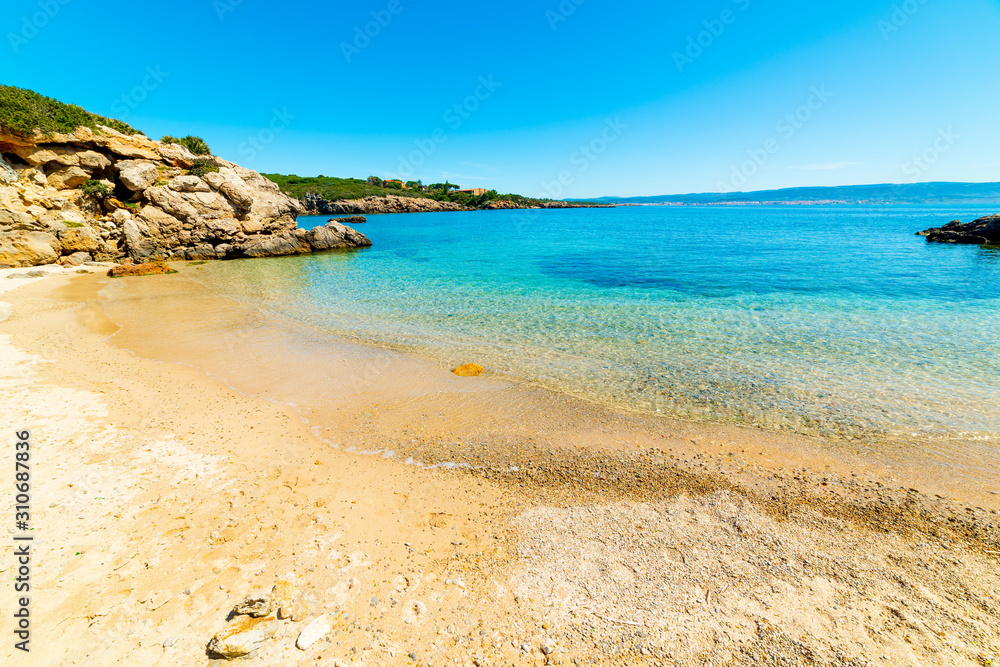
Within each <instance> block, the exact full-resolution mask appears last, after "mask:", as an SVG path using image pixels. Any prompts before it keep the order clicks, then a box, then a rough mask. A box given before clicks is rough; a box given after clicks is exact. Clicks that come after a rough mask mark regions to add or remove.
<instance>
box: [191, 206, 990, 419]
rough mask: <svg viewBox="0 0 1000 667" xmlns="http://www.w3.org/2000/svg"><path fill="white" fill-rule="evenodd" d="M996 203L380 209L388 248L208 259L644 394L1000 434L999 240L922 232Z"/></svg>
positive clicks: (742, 410)
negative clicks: (935, 240)
mask: <svg viewBox="0 0 1000 667" xmlns="http://www.w3.org/2000/svg"><path fill="white" fill-rule="evenodd" d="M993 212H995V210H989V209H988V208H984V207H882V208H878V207H844V206H839V207H815V206H807V207H806V206H803V207H798V206H781V207H756V206H755V207H626V208H617V209H577V210H546V211H495V212H470V213H422V214H409V215H386V216H369V222H368V223H367V224H365V225H358V229H359V230H361V231H363V232H364V233H365V234H367V235H368V236H369V237H370V238H371V239H372V240H373V241H374V243H375V245H374V247H373V248H371V249H367V250H362V251H356V252H335V253H330V254H325V255H315V256H310V257H295V258H277V259H271V260H252V261H242V262H227V263H214V264H212V265H210V266H209V267H206V270H205V271H203V272H200V273H199V279H200V280H202V281H203V282H205V283H206V284H207V285H209V286H210V287H212V288H213V289H216V290H219V291H221V292H223V293H225V294H228V295H230V296H233V297H235V298H237V299H240V300H243V301H246V302H250V303H254V304H257V305H259V306H262V307H264V308H267V309H270V310H272V311H274V312H277V313H281V314H283V315H287V316H290V317H293V318H296V319H299V320H302V321H305V322H309V323H311V324H314V325H318V326H321V327H323V328H326V329H329V330H332V331H335V332H338V333H341V334H346V335H349V336H352V337H356V338H361V339H364V340H370V341H374V342H380V343H387V344H392V345H400V346H405V347H408V348H411V349H415V350H417V351H419V352H421V353H423V354H427V355H430V356H433V357H436V358H439V359H441V360H442V361H443V362H446V363H449V364H450V363H455V364H457V363H464V362H468V361H475V362H479V363H482V364H483V365H484V366H486V367H487V368H489V369H490V370H491V371H492V372H494V373H497V374H500V375H505V376H508V377H512V378H515V379H520V380H524V381H529V382H535V383H541V384H543V385H546V386H549V387H553V388H556V389H559V390H562V391H567V392H570V393H573V394H577V395H581V396H586V397H589V398H593V399H595V400H601V401H609V402H613V403H616V404H620V405H625V406H628V407H631V408H635V409H639V410H643V411H649V412H656V411H660V412H662V413H671V414H677V415H681V416H686V417H695V418H709V419H723V420H737V421H741V422H752V423H757V424H762V425H766V426H772V427H780V428H791V429H794V430H799V431H805V432H823V433H830V432H838V431H839V432H849V433H858V432H864V431H876V432H881V431H888V432H894V433H906V434H912V433H919V434H927V435H934V434H947V435H954V434H963V433H964V434H969V433H989V434H998V433H1000V407H998V405H1000V308H998V306H1000V250H995V249H986V248H980V247H972V246H964V247H956V246H941V245H931V244H928V243H926V241H925V240H924V239H923V238H922V237H918V236H914V232H915V231H917V230H920V229H924V228H927V227H931V226H939V225H941V224H944V223H946V222H948V221H949V220H952V219H956V218H960V219H962V220H964V221H968V220H972V219H973V218H975V217H979V216H981V215H986V214H989V213H993ZM328 217H329V216H323V217H321V218H320V217H317V218H302V219H300V225H301V226H303V227H312V226H315V225H317V224H323V223H325V222H326V219H327V218H328Z"/></svg>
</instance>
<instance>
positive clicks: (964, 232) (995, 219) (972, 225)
mask: <svg viewBox="0 0 1000 667" xmlns="http://www.w3.org/2000/svg"><path fill="white" fill-rule="evenodd" d="M917 234H919V235H920V236H926V237H927V242H928V243H957V244H967V245H1000V215H988V216H986V217H983V218H979V219H978V220H973V221H972V222H968V223H965V224H963V223H962V221H961V220H952V221H951V222H949V223H948V224H947V225H945V226H943V227H933V228H931V229H925V230H924V231H922V232H917Z"/></svg>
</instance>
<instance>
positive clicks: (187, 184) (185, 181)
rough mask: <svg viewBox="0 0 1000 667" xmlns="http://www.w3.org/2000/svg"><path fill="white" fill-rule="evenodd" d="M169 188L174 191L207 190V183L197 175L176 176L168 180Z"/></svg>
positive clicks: (208, 189)
mask: <svg viewBox="0 0 1000 667" xmlns="http://www.w3.org/2000/svg"><path fill="white" fill-rule="evenodd" d="M170 189H171V190H174V191H176V192H209V191H210V190H211V188H210V187H208V183H206V182H205V181H203V180H201V179H200V178H198V177H197V176H178V177H177V178H174V179H173V180H171V181H170Z"/></svg>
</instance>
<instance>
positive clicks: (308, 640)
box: [295, 614, 333, 651]
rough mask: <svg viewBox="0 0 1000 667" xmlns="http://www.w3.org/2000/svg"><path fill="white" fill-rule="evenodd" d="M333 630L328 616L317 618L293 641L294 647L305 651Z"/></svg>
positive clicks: (331, 620)
mask: <svg viewBox="0 0 1000 667" xmlns="http://www.w3.org/2000/svg"><path fill="white" fill-rule="evenodd" d="M331 630H333V619H331V618H330V615H329V614H323V615H322V616H317V617H316V618H314V619H313V620H312V622H311V623H310V624H309V625H307V626H306V627H305V628H303V629H302V632H300V633H299V638H298V639H297V640H296V641H295V646H297V647H298V648H299V649H301V650H303V651H305V650H306V649H308V648H309V647H310V646H312V645H313V644H315V643H316V642H317V641H319V640H320V639H322V638H323V637H325V636H327V635H328V634H330V631H331Z"/></svg>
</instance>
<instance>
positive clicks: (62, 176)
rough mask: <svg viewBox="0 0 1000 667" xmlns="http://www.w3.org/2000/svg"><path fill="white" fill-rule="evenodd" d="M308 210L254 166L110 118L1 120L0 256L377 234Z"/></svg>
mask: <svg viewBox="0 0 1000 667" xmlns="http://www.w3.org/2000/svg"><path fill="white" fill-rule="evenodd" d="M192 167H197V168H196V169H195V170H194V173H191V172H190V170H191V169H192ZM97 183H99V184H100V185H97ZM85 184H86V185H87V186H88V187H87V190H88V192H89V193H90V194H85V192H84V191H83V190H82V189H81V186H83V185H85ZM301 210H302V206H301V204H300V203H299V202H298V201H297V200H295V199H292V198H291V197H288V196H286V195H284V194H282V193H281V191H280V190H279V189H278V186H277V185H275V184H274V183H272V182H271V181H269V180H267V179H266V178H264V177H263V176H261V175H260V174H258V173H257V172H255V171H251V170H249V169H244V168H243V167H240V166H238V165H236V164H233V163H231V162H227V161H226V160H223V159H221V158H218V157H213V156H195V155H193V154H192V153H191V152H189V151H188V150H187V148H185V147H183V146H180V145H177V144H171V143H161V142H158V141H152V140H150V139H148V138H147V137H145V136H142V135H127V134H121V133H119V132H117V131H115V130H113V129H111V128H107V127H103V126H101V127H98V128H97V130H96V131H94V130H91V129H89V128H86V127H80V128H77V129H76V130H75V131H74V132H73V133H72V134H50V135H43V134H41V133H36V134H35V135H34V136H32V137H25V136H22V135H19V134H14V133H9V132H5V131H3V130H0V265H6V266H34V265H38V264H52V263H55V262H59V263H61V264H67V263H68V264H73V263H79V262H82V261H89V260H91V259H93V260H122V259H124V258H132V259H134V260H136V261H146V260H151V259H162V260H181V259H185V260H190V259H232V258H238V257H268V256H276V255H294V254H303V253H309V252H313V251H319V250H328V249H332V248H345V247H361V246H368V245H371V241H369V240H368V239H367V238H366V237H365V236H364V235H363V234H361V233H359V232H357V231H355V230H353V229H351V228H349V227H346V226H344V225H341V224H339V223H330V224H329V225H326V226H324V227H319V228H317V229H313V230H309V231H306V230H303V229H298V228H297V225H296V216H297V215H298V214H299V213H301ZM345 212H348V211H345ZM349 212H354V211H349Z"/></svg>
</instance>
